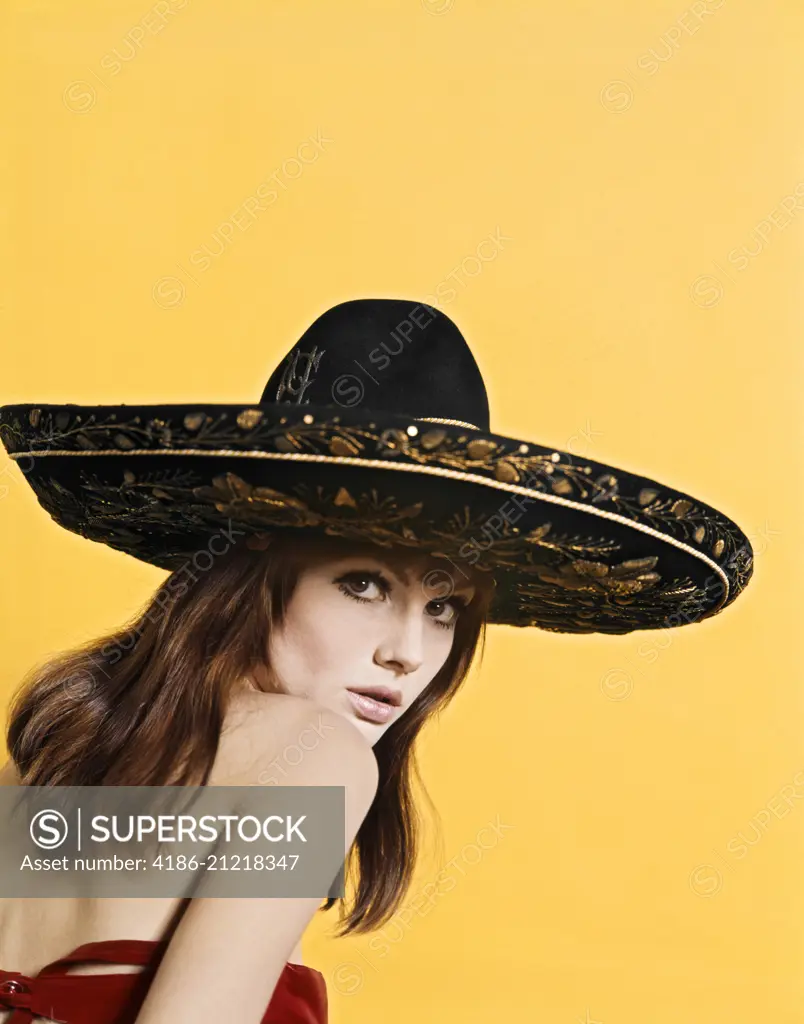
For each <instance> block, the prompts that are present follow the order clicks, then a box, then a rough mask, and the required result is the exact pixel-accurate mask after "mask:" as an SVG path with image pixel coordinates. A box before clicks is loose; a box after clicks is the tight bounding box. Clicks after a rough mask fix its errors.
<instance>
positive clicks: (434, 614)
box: [427, 601, 460, 628]
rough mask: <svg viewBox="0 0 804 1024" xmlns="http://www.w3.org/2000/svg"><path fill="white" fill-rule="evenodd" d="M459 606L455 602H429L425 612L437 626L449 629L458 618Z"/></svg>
mask: <svg viewBox="0 0 804 1024" xmlns="http://www.w3.org/2000/svg"><path fill="white" fill-rule="evenodd" d="M459 610H460V605H459V603H458V602H457V601H430V603H429V604H428V605H427V612H428V614H429V615H430V617H431V618H432V619H433V620H434V622H435V623H436V625H438V626H446V627H447V628H451V627H452V626H454V625H455V620H456V619H457V618H458V613H459Z"/></svg>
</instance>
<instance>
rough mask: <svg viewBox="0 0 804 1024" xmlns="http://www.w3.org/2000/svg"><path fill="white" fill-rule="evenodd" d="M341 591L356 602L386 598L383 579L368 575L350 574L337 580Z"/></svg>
mask: <svg viewBox="0 0 804 1024" xmlns="http://www.w3.org/2000/svg"><path fill="white" fill-rule="evenodd" d="M337 583H338V587H339V589H340V590H341V591H342V592H343V593H344V594H346V596H347V597H353V598H354V599H355V600H356V601H376V600H377V599H378V598H379V599H383V598H384V597H385V589H386V588H384V587H383V582H382V578H381V577H379V576H374V575H371V574H368V573H349V574H347V575H346V576H342V577H341V578H340V579H339V580H337Z"/></svg>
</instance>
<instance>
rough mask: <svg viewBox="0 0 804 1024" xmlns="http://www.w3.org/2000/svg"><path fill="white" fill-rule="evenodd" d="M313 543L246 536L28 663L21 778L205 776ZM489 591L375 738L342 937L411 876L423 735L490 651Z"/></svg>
mask: <svg viewBox="0 0 804 1024" xmlns="http://www.w3.org/2000/svg"><path fill="white" fill-rule="evenodd" d="M316 540H317V538H313V537H310V538H307V537H305V543H299V540H298V539H296V538H294V539H293V541H292V542H288V543H285V542H282V541H281V540H280V541H277V540H274V542H273V543H272V544H270V545H269V547H268V549H267V550H264V551H254V550H250V549H249V548H247V547H244V545H243V544H235V545H234V546H233V547H232V548H230V549H229V550H228V551H227V552H226V553H225V554H223V555H221V556H219V557H217V558H216V559H215V560H214V561H213V564H211V565H210V567H209V569H208V570H207V571H206V572H205V573H204V575H203V576H202V577H200V578H197V577H194V578H195V579H196V582H194V583H193V584H192V585H188V584H187V582H186V581H185V580H184V579H183V578H181V577H180V575H179V574H181V573H182V572H183V570H176V571H174V572H173V573H172V574H171V575H170V576H169V577H168V579H167V580H166V581H165V582H164V584H163V585H162V586H161V587H160V589H159V590H158V591H157V593H156V594H155V595H154V596H153V597H152V598H151V599H150V600H149V602H148V603H147V605H146V606H145V608H144V610H143V611H142V612H141V613H140V614H139V615H137V616H135V617H134V619H133V620H132V621H131V622H129V623H127V624H126V625H124V626H123V627H121V628H120V629H118V630H116V631H114V632H112V633H109V634H106V635H104V636H102V637H100V638H97V639H94V640H91V641H88V642H87V643H84V644H82V645H81V646H79V647H77V648H74V649H72V650H69V651H67V652H64V653H62V654H60V655H57V656H56V657H55V658H52V659H50V660H49V661H47V662H46V663H45V664H44V665H40V666H38V667H36V668H34V669H33V670H32V671H31V672H29V673H28V674H27V676H26V677H25V678H24V679H23V681H22V683H21V685H20V687H19V688H18V690H17V692H16V693H15V695H14V697H13V700H12V704H11V708H10V717H9V724H8V728H7V733H6V741H7V744H8V749H9V752H10V755H11V758H12V760H13V761H14V763H15V765H16V767H17V770H18V772H19V783H20V784H21V785H34V786H43V785H64V786H67V785H70V786H99V785H106V786H112V785H118V786H169V785H173V786H176V785H187V786H195V785H206V783H207V780H208V779H209V776H210V773H211V771H212V767H213V764H214V761H215V757H216V754H217V750H218V742H219V738H220V733H221V729H222V727H223V723H224V718H225V714H226V709H227V707H228V705H229V700H230V698H231V696H232V693H233V691H234V688H235V686H237V685H238V684H239V683H240V682H241V681H242V680H244V679H245V678H246V677H248V676H250V675H251V674H252V673H253V672H254V671H255V670H256V669H258V668H259V667H261V666H266V659H267V652H268V642H269V638H270V634H271V629H272V628H273V627H274V626H275V625H278V624H279V623H280V622H281V621H282V616H283V614H284V611H285V608H286V607H287V602H288V600H289V598H290V596H291V595H292V593H293V589H294V586H295V583H296V580H297V579H298V576H299V573H300V571H301V569H302V567H303V565H304V564H305V561H306V560H307V559H309V558H310V557H315V551H316V548H317V544H316ZM323 543H325V544H328V545H331V544H333V543H335V544H338V543H343V542H341V541H337V540H335V541H333V540H332V539H324V540H323ZM373 550H374V551H375V552H378V553H380V552H382V551H384V550H385V549H377V548H373ZM394 557H395V558H399V557H400V555H399V554H398V553H394ZM403 557H404V556H403ZM441 564H444V563H441ZM472 575H473V576H474V577H475V580H476V579H477V577H476V574H472ZM490 596H491V589H490V587H488V586H485V585H483V584H482V581H480V585H479V586H478V587H477V590H476V593H475V596H474V597H473V599H472V601H471V602H470V603H469V604H468V605H467V607H466V608H464V609H462V610H461V613H460V615H459V616H458V619H457V621H456V624H455V631H454V636H453V644H452V648H451V651H450V654H449V656H448V658H447V661H446V663H445V664H444V666H443V667H442V669H441V670H440V671H439V672H438V674H437V675H436V676H435V678H434V679H433V680H432V681H431V682H430V684H429V685H428V686H427V687H426V688H425V689H424V691H423V692H422V693H421V694H420V695H419V697H418V698H417V699H416V701H415V702H414V703H413V704H412V705H411V707H410V708H409V709H408V710H407V711H406V712H405V714H404V715H402V716H401V718H400V719H399V721H398V722H396V723H395V724H394V725H393V726H392V727H391V728H389V729H388V730H386V732H385V733H384V734H383V735H382V736H381V737H380V739H379V740H378V741H377V743H376V744H375V745H374V754H375V757H376V759H377V763H378V766H379V786H378V791H377V796H376V797H375V800H374V802H373V804H372V806H371V808H370V810H369V812H368V814H367V816H366V818H365V819H364V821H363V823H362V825H361V827H360V829H359V831H358V834H357V836H356V838H355V842H354V844H353V846H352V849H351V850H350V853H349V858H348V873H349V876H350V878H351V877H353V876H354V874H355V873H356V874H357V878H356V879H355V884H356V888H355V900H354V905H353V906H352V908H351V910H350V911H349V913H348V914H344V915H342V918H341V930H340V931H339V932H338V934H339V935H346V934H348V933H350V932H368V931H371V930H373V929H375V928H379V927H380V926H381V925H382V924H384V923H385V922H386V921H387V920H389V919H390V917H391V916H392V915H393V913H394V912H395V910H396V909H397V907H398V906H399V904H400V903H401V902H402V900H403V898H404V896H405V893H406V892H407V890H408V888H409V886H410V883H411V878H412V875H413V870H414V867H415V862H416V853H417V848H418V829H419V825H420V821H419V818H418V815H417V812H416V808H415V805H414V801H413V794H412V789H411V780H412V777H413V775H415V776H416V778H417V780H418V781H419V782H421V778H420V776H419V773H418V766H417V764H416V761H415V754H414V741H415V739H416V737H417V735H418V734H419V731H420V730H421V728H422V726H423V725H424V723H425V722H426V721H427V719H428V718H429V717H430V716H431V715H433V714H434V713H438V712H439V711H441V710H442V709H443V708H444V707H446V705H447V704H448V703H449V701H450V700H451V699H452V698H453V697H454V695H455V694H456V692H457V691H458V689H459V687H460V685H461V683H462V682H463V681H464V679H465V677H466V674H467V672H468V670H469V666H470V664H471V662H472V660H473V657H474V655H475V653H476V651H477V650H478V649H480V650H481V652H482V646H483V642H484V639H485V620H486V611H487V607H488V602H489V600H490ZM422 789H423V791H424V795H425V796H426V797H427V799H428V800H429V796H427V793H426V790H424V787H423V786H422ZM355 862H357V863H355ZM356 867H357V871H355V868H356ZM335 902H336V901H335V899H334V898H331V899H328V900H327V901H326V904H325V906H324V907H323V908H322V909H324V910H329V909H330V908H331V907H332V906H333V904H334V903H335ZM344 922H345V923H344Z"/></svg>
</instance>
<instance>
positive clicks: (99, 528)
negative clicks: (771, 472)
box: [0, 402, 753, 633]
mask: <svg viewBox="0 0 804 1024" xmlns="http://www.w3.org/2000/svg"><path fill="white" fill-rule="evenodd" d="M0 439H1V440H2V442H3V444H4V445H5V447H6V450H7V451H8V452H9V454H10V455H11V457H12V458H13V459H14V460H15V461H16V462H17V464H18V466H19V467H20V469H21V470H22V471H23V473H24V474H25V479H26V480H27V481H28V483H29V484H30V486H31V487H32V488H33V490H34V491H35V493H36V496H37V498H38V500H39V503H40V504H41V505H42V506H43V507H44V508H45V509H46V510H47V512H48V513H49V514H50V515H51V517H52V518H53V519H54V520H55V521H56V522H57V523H59V525H60V526H63V527H64V528H65V529H68V530H71V531H73V532H75V533H78V534H80V535H81V536H83V537H86V538H88V539H90V540H94V541H99V542H101V543H104V544H107V545H109V546H110V547H112V548H114V549H116V550H118V551H123V552H126V553H127V554H130V555H133V556H134V557H135V558H138V559H141V560H142V561H145V562H148V563H150V564H152V565H155V566H158V567H160V568H162V569H168V570H177V569H180V568H182V567H185V566H188V567H189V566H190V565H192V564H193V560H195V564H196V565H198V566H199V567H201V561H200V554H199V553H201V552H207V554H206V555H204V556H203V558H204V559H208V558H209V557H211V555H210V554H209V552H212V553H214V552H215V551H216V550H220V547H217V548H216V546H215V544H214V543H213V538H214V537H215V536H216V535H218V536H220V535H221V534H223V533H227V531H228V534H227V535H228V536H230V537H232V536H241V535H243V534H245V535H246V540H245V542H244V543H246V544H248V545H249V546H250V547H254V548H257V549H258V548H259V547H261V546H264V545H265V544H267V543H268V542H269V538H270V537H271V536H273V535H275V534H276V533H278V532H281V533H282V534H284V535H286V536H287V535H289V536H291V537H293V536H298V534H299V531H301V530H312V531H315V532H320V533H325V534H329V535H332V536H339V537H344V538H351V539H353V540H360V541H371V542H373V543H375V544H379V545H385V546H387V545H402V546H409V547H411V548H415V549H417V550H419V551H422V552H426V553H430V554H433V555H436V556H439V557H441V558H443V559H445V562H444V565H445V572H446V573H448V574H449V577H450V578H458V576H459V574H460V573H462V572H466V573H468V571H469V567H473V568H476V569H482V570H485V571H488V572H490V573H492V574H493V576H494V580H495V592H494V597H493V600H492V604H491V607H490V612H489V621H490V622H493V623H505V624H508V625H512V626H537V627H540V628H542V629H547V630H553V631H557V632H567V633H594V632H597V633H628V632H631V631H632V630H637V629H659V628H668V627H674V626H679V625H684V624H687V623H691V622H697V621H700V620H701V619H704V618H707V617H709V616H711V615H714V614H716V613H718V612H720V611H721V610H722V609H723V608H725V607H726V606H727V605H728V604H730V603H731V602H732V601H733V600H734V599H735V598H736V597H737V595H738V594H739V593H740V592H741V591H742V590H743V589H744V587H745V586H746V584H747V582H748V580H749V578H750V576H751V572H752V565H753V559H752V550H751V545H750V543H749V541H748V539H747V538H746V536H745V535H744V534H743V532H742V531H741V530H740V528H739V527H738V526H737V525H736V524H735V523H734V522H733V521H732V520H730V519H729V518H727V517H726V516H724V515H723V514H721V513H720V512H718V511H716V510H715V509H713V508H712V507H710V506H709V505H706V504H704V503H703V502H701V501H699V500H697V499H695V498H693V497H691V496H690V495H688V494H684V493H682V492H679V491H676V490H674V489H673V488H671V487H668V486H666V485H664V484H660V483H657V482H655V481H653V480H650V479H647V478H644V477H640V476H637V475H635V474H633V473H629V472H626V471H624V470H621V469H617V468H615V467H612V466H607V465H604V464H602V463H599V462H592V461H590V460H588V459H585V458H579V457H577V456H575V455H572V454H571V453H569V452H565V451H561V450H557V449H554V448H546V447H543V446H540V445H538V444H534V443H533V442H530V441H527V442H525V441H520V440H515V439H512V438H509V437H504V436H502V435H498V434H493V433H489V432H485V431H478V430H476V429H475V430H473V429H470V428H469V427H468V426H467V425H463V424H456V423H452V422H433V421H426V420H423V419H415V418H412V417H409V416H400V415H398V414H389V413H382V412H379V411H374V412H367V411H366V410H365V409H362V410H350V409H344V408H340V407H335V406H312V405H294V404H290V403H287V402H283V403H263V404H256V405H222V404H203V403H202V404H193V405H158V406H157V405H142V406H131V405H116V406H111V405H103V406H82V405H72V404H68V405H41V404H39V405H34V404H30V403H29V404H24V405H8V406H4V407H2V408H0ZM203 564H204V566H206V565H207V562H206V561H204V562H203Z"/></svg>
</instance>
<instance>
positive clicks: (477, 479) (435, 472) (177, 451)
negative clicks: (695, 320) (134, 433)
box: [9, 448, 731, 615]
mask: <svg viewBox="0 0 804 1024" xmlns="http://www.w3.org/2000/svg"><path fill="white" fill-rule="evenodd" d="M9 454H10V456H11V458H12V459H15V460H16V459H23V458H31V457H32V458H42V457H46V456H48V455H59V456H61V455H66V456H78V457H80V458H85V457H87V456H89V457H91V456H93V455H102V456H106V455H118V456H119V455H122V456H124V457H128V456H131V455H158V456H161V455H206V456H219V455H226V456H232V457H233V458H236V459H278V460H279V461H280V462H330V463H334V464H335V465H338V466H365V467H367V468H370V469H387V470H396V471H397V472H402V473H420V474H423V475H425V476H439V477H445V478H447V479H449V480H466V481H468V482H469V483H477V484H483V485H485V486H486V487H491V488H494V489H495V490H499V491H507V492H509V493H510V494H521V495H523V496H525V497H529V498H536V499H538V500H539V501H546V502H549V503H551V504H554V505H563V506H564V507H565V508H572V509H577V510H578V511H580V512H586V513H588V514H589V515H593V516H598V517H599V518H600V519H608V520H610V521H611V522H614V523H620V524H621V525H622V526H628V527H630V528H631V529H632V530H639V531H640V532H641V533H645V534H647V535H648V536H649V537H655V538H656V539H657V540H661V541H664V542H665V543H666V544H671V545H672V546H673V547H676V548H679V549H680V550H681V551H685V552H686V553H687V554H689V555H693V556H694V557H695V558H698V559H699V560H700V561H702V562H705V563H706V564H707V565H708V566H710V568H712V569H714V571H715V572H716V573H717V575H718V576H719V577H720V580H721V582H722V583H723V589H724V593H723V599H722V600H721V602H720V603H719V604H718V605H717V607H716V608H714V609H713V610H712V611H711V612H710V614H711V615H714V614H715V613H716V612H717V611H719V610H720V609H721V608H722V607H723V606H724V604H725V603H726V601H727V599H728V596H729V593H730V590H731V588H730V585H729V578H728V576H727V575H726V574H725V572H724V571H723V570H722V569H721V568H720V566H719V565H718V564H717V562H714V561H713V560H712V559H711V558H709V556H708V555H705V554H704V553H703V552H702V551H696V550H695V548H692V547H690V546H689V544H685V543H684V542H683V541H680V540H677V539H676V538H675V537H670V536H668V535H667V534H664V533H660V532H659V531H658V530H655V529H654V528H653V527H652V526H646V525H645V524H644V523H636V522H634V521H633V520H631V519H627V518H626V517H625V516H621V515H619V514H618V513H617V512H607V511H606V510H605V509H602V508H593V507H592V506H590V505H585V504H584V503H583V502H580V501H572V500H571V499H569V498H562V497H561V496H560V495H558V494H545V493H544V492H542V491H537V490H534V489H532V488H530V487H523V486H522V485H521V484H509V483H505V482H504V481H502V480H490V479H488V477H484V476H479V475H478V474H476V473H464V472H463V471H461V470H458V469H444V468H442V467H440V466H421V465H416V464H411V463H391V462H385V461H384V460H382V459H361V458H357V457H355V456H350V455H312V454H306V453H304V452H287V453H286V452H266V451H259V450H258V451H254V450H248V451H240V450H235V449H233V448H217V449H213V450H211V451H210V450H209V449H204V448H162V449H153V448H129V449H126V450H125V451H119V450H118V449H116V448H109V449H94V450H88V451H80V452H76V451H67V450H65V449H57V450H55V451H36V452H34V451H29V452H14V453H13V454H11V453H9Z"/></svg>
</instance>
